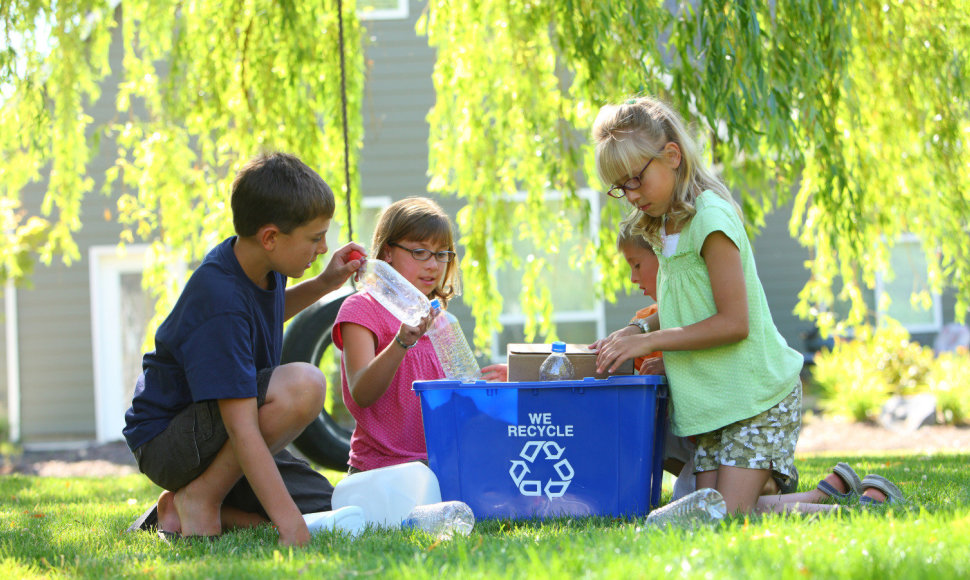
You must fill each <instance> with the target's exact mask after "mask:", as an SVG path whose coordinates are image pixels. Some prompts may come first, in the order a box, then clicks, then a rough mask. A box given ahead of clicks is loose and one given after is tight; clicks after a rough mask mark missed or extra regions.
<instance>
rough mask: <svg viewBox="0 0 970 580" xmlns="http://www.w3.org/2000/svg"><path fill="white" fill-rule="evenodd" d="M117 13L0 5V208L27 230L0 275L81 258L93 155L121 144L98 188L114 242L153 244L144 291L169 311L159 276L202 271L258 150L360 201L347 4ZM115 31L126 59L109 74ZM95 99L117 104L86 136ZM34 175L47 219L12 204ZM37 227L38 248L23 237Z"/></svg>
mask: <svg viewBox="0 0 970 580" xmlns="http://www.w3.org/2000/svg"><path fill="white" fill-rule="evenodd" d="M118 4H119V3H118V2H117V0H115V1H110V2H107V1H104V0H102V1H96V0H79V1H73V2H64V1H60V0H57V1H53V0H52V1H50V2H38V1H36V0H23V1H18V0H14V1H3V2H2V3H0V37H2V38H3V39H4V40H5V41H6V43H5V45H6V50H4V51H3V53H2V55H0V59H2V60H0V90H2V91H3V92H2V97H0V98H2V99H3V101H2V103H0V107H2V110H3V120H2V123H0V196H2V198H3V201H4V204H5V205H3V206H0V208H8V207H9V210H8V211H7V213H6V215H7V216H9V217H8V219H6V220H5V221H6V222H9V223H10V224H12V225H13V226H16V227H19V228H20V229H21V230H22V231H23V233H22V235H21V236H20V237H19V238H16V237H11V238H8V239H6V240H4V241H3V242H0V244H2V245H3V246H2V247H3V249H4V257H5V260H4V270H3V271H4V274H5V275H6V276H10V277H17V276H19V275H21V274H22V272H23V271H24V269H23V267H22V266H23V260H21V261H20V262H17V261H16V260H15V258H16V257H17V256H22V255H23V254H24V252H25V246H27V245H29V244H30V243H31V242H34V243H35V246H34V247H35V249H36V250H37V251H38V252H39V255H40V257H41V259H42V260H44V261H45V262H49V261H50V260H52V259H53V258H54V257H60V259H63V260H64V261H65V262H67V263H70V262H71V261H73V260H75V259H77V258H78V257H79V254H78V248H77V244H76V242H75V240H74V234H75V233H76V232H77V231H78V229H79V228H80V227H81V223H80V219H79V215H80V207H81V201H82V198H83V197H84V196H85V195H90V194H92V193H93V191H92V190H93V189H94V187H95V185H94V184H95V181H94V179H92V175H91V174H90V171H89V169H88V166H89V164H90V162H91V160H92V156H93V155H94V154H95V153H96V151H97V147H98V146H99V144H100V143H101V142H112V143H116V144H117V150H116V152H109V154H111V153H115V154H114V155H113V157H112V159H111V161H112V163H111V166H110V168H109V169H108V170H107V172H106V175H105V176H104V179H103V183H104V191H105V192H110V191H121V192H122V193H121V195H120V198H119V201H118V208H117V213H116V215H115V216H113V217H114V218H115V219H117V220H118V221H119V222H120V223H121V224H123V226H124V228H123V231H122V235H121V240H120V241H121V242H122V243H129V242H132V241H135V240H148V241H150V242H151V243H152V250H153V253H154V256H155V259H154V260H153V261H152V267H151V268H150V269H149V270H148V278H147V279H148V282H149V285H150V286H151V287H152V288H153V289H154V290H155V291H156V293H158V294H159V295H160V296H161V298H162V300H160V303H159V306H158V309H159V311H160V312H163V313H164V312H166V311H167V310H168V309H169V306H170V304H169V302H170V301H171V299H172V298H174V295H175V291H176V290H177V287H178V285H179V283H180V280H175V279H173V278H172V277H171V276H168V275H166V271H167V270H168V267H169V265H170V264H173V263H192V262H193V261H195V260H198V259H200V258H201V257H202V256H203V255H204V253H205V251H206V250H207V249H208V248H210V247H211V246H212V245H214V243H215V242H216V241H217V240H219V239H222V238H224V237H225V236H226V235H228V234H229V233H231V231H232V221H231V219H230V216H229V208H228V203H226V202H227V201H228V200H227V195H226V193H227V192H228V190H229V183H230V182H231V179H232V177H233V175H234V173H235V169H236V168H237V167H238V166H239V164H241V163H242V162H244V161H245V160H246V159H247V158H248V157H250V156H251V155H252V154H253V153H254V152H256V151H260V150H264V149H270V150H272V149H279V150H286V151H299V152H300V155H301V157H302V158H303V159H304V161H306V162H307V163H308V164H309V165H311V166H312V167H315V168H317V169H318V170H319V171H320V172H321V174H322V176H323V178H324V179H325V180H326V181H327V182H328V183H330V184H331V186H333V187H334V189H335V192H336V193H337V195H338V197H340V196H341V193H342V194H343V199H341V202H340V203H339V204H338V206H350V203H354V202H356V198H357V197H359V195H356V194H355V195H354V198H355V199H353V200H348V199H347V192H348V191H351V192H357V191H358V190H359V188H358V187H356V186H354V187H348V186H349V185H352V184H355V183H356V182H357V181H358V176H357V172H356V165H357V163H356V159H357V153H358V151H359V146H360V142H361V139H362V123H361V117H360V102H361V95H362V88H363V58H362V54H363V53H362V50H361V49H360V43H361V39H360V27H359V23H358V21H357V19H356V16H355V14H354V3H353V2H343V3H342V6H343V13H342V14H341V13H338V6H340V5H341V3H340V2H339V0H321V1H317V2H276V1H272V0H242V1H240V2H233V3H223V2H184V1H169V0H125V1H124V2H123V3H122V4H121V5H120V6H118ZM115 6H118V7H117V8H115ZM118 26H120V30H119V29H117V27H118ZM115 32H120V37H121V39H122V42H121V46H115V47H114V48H115V49H116V50H121V51H123V54H124V56H123V59H122V67H121V70H116V71H111V70H110V69H109V59H108V51H109V49H111V48H112V46H111V43H112V36H113V34H114V33H115ZM341 44H345V45H346V46H347V47H349V48H348V49H347V50H345V51H344V52H343V53H342V52H341ZM342 57H345V58H343V66H342ZM112 73H113V74H114V75H115V76H114V77H112V76H111V74H112ZM117 79H120V80H117ZM116 82H117V87H115V86H114V84H115V83H116ZM109 83H110V84H109ZM109 90H110V91H111V94H110V95H109V94H108V91H109ZM103 91H104V92H105V94H102V92H103ZM344 95H346V97H345V96H344ZM100 98H113V99H115V102H114V106H115V109H116V114H115V116H114V118H112V119H110V120H109V122H107V123H106V124H103V125H93V124H92V123H93V119H92V117H91V108H92V106H93V104H94V103H96V102H97V101H98V99H100ZM342 104H346V110H347V119H346V126H347V137H348V139H347V142H348V143H349V146H348V147H347V149H348V150H349V163H348V164H347V165H348V167H349V169H350V171H349V172H345V164H344V160H345V151H344V143H345V140H344V135H343V128H344V125H345V121H344V115H343V114H342ZM42 174H44V175H47V176H48V177H49V183H48V188H47V192H46V195H45V196H44V200H43V203H42V207H41V214H42V216H29V217H28V216H26V215H25V214H24V209H23V207H22V206H21V204H20V196H21V192H22V191H23V188H24V186H25V185H26V184H28V183H30V182H31V181H33V180H38V179H40V178H41V176H42ZM346 174H349V182H348V179H347V177H346ZM346 202H350V203H346ZM30 218H36V219H35V220H34V221H33V222H31V221H30ZM338 219H340V218H338ZM37 220H45V221H41V222H38V221H37ZM341 221H343V220H341ZM343 223H347V222H346V221H343ZM15 229H16V228H15ZM38 230H41V231H44V233H45V234H47V235H46V237H44V236H41V237H40V238H38V236H37V235H33V236H32V237H31V234H32V233H34V232H36V231H38ZM8 231H11V230H8ZM38 242H39V243H38ZM14 243H17V244H19V245H16V246H14ZM8 248H11V249H10V250H8ZM14 250H17V251H19V253H17V252H16V251H14ZM8 255H9V256H10V259H6V258H7V257H8Z"/></svg>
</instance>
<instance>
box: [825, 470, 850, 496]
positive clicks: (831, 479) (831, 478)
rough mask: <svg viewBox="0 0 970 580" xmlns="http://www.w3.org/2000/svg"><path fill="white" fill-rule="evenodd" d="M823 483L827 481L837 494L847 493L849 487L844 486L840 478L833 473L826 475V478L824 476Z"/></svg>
mask: <svg viewBox="0 0 970 580" xmlns="http://www.w3.org/2000/svg"><path fill="white" fill-rule="evenodd" d="M823 481H827V482H828V483H829V485H831V486H832V487H834V488H835V489H836V490H837V491H838V492H839V493H848V492H849V486H848V485H846V483H845V482H844V481H842V478H841V477H839V476H838V475H836V474H835V473H830V474H828V475H827V476H825V479H824V480H823Z"/></svg>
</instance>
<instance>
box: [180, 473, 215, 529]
mask: <svg viewBox="0 0 970 580" xmlns="http://www.w3.org/2000/svg"><path fill="white" fill-rule="evenodd" d="M190 487H192V484H191V483H190V484H189V485H187V486H185V487H183V488H182V489H180V490H178V491H177V492H175V498H174V501H173V503H174V505H175V511H177V512H178V519H179V522H180V523H181V527H182V530H181V532H182V535H183V536H218V535H219V534H221V533H222V520H221V518H220V515H219V512H220V509H221V507H222V506H221V505H220V504H218V503H216V504H213V503H211V502H207V501H205V500H204V499H200V498H198V497H196V496H194V495H191V494H190V493H189V491H188V489H189V488H190Z"/></svg>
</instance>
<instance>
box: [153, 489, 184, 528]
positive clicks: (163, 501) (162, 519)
mask: <svg viewBox="0 0 970 580" xmlns="http://www.w3.org/2000/svg"><path fill="white" fill-rule="evenodd" d="M157 509H158V529H160V530H162V531H165V532H181V531H182V523H181V522H180V521H179V515H178V512H177V511H175V494H174V493H172V492H170V491H168V490H165V491H163V492H162V493H161V495H159V496H158V508H157Z"/></svg>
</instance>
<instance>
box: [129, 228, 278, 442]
mask: <svg viewBox="0 0 970 580" xmlns="http://www.w3.org/2000/svg"><path fill="white" fill-rule="evenodd" d="M235 241H236V237H235V236H233V237H230V238H228V239H226V240H225V241H223V242H222V243H220V244H219V245H218V246H216V247H215V248H213V249H212V250H211V251H210V252H209V253H208V254H207V255H206V257H205V259H204V260H203V261H202V265H201V266H199V268H198V269H197V270H196V271H195V272H194V273H193V274H192V276H191V277H190V278H189V282H188V284H186V285H185V289H183V290H182V295H181V296H179V299H178V302H176V304H175V307H174V308H173V309H172V312H171V313H170V314H169V315H168V318H166V319H165V322H163V323H162V325H161V326H159V327H158V331H157V332H156V333H155V350H154V351H151V352H148V353H146V354H145V356H144V358H143V360H142V371H143V372H142V374H141V376H139V378H138V382H137V383H136V385H135V395H134V398H133V399H132V402H131V408H129V409H128V411H127V412H126V413H125V424H126V426H125V428H124V431H123V433H124V435H125V439H126V440H127V441H128V447H130V448H131V449H132V450H134V449H137V448H138V447H140V446H142V445H143V444H144V443H147V442H148V441H150V440H151V439H152V438H154V437H155V436H156V435H158V434H159V433H161V432H162V431H164V430H165V428H166V427H167V426H168V424H169V422H170V421H171V420H172V418H173V417H174V416H175V415H177V414H178V413H179V411H181V410H182V409H184V408H186V407H187V406H189V405H190V404H191V403H193V402H200V401H206V400H210V399H241V398H248V397H255V396H256V373H257V371H259V370H262V369H266V368H271V367H275V366H278V365H279V364H280V355H281V352H282V348H283V307H284V302H285V298H286V277H285V276H283V275H282V274H280V273H278V272H270V276H269V289H267V290H263V289H262V288H260V287H259V286H257V285H256V284H254V283H253V282H252V280H250V279H249V277H247V276H246V273H245V272H244V271H243V269H242V266H240V265H239V261H238V260H237V259H236V255H235V254H234V253H233V249H232V248H233V244H234V243H235Z"/></svg>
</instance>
